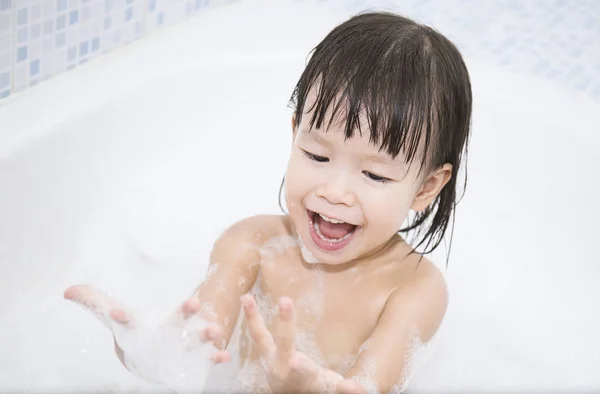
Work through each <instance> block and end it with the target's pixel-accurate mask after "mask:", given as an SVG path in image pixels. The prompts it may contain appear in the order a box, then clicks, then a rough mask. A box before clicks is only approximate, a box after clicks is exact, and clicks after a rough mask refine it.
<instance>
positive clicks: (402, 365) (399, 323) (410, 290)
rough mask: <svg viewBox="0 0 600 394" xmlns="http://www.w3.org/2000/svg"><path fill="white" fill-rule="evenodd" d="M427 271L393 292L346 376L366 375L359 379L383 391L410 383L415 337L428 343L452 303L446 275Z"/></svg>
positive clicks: (436, 271) (350, 377) (349, 377)
mask: <svg viewBox="0 0 600 394" xmlns="http://www.w3.org/2000/svg"><path fill="white" fill-rule="evenodd" d="M427 271H429V272H426V273H421V274H418V275H419V277H417V278H415V280H414V281H413V282H412V283H411V284H409V285H408V286H406V287H403V288H400V289H397V290H396V291H395V292H394V293H392V294H391V295H390V297H389V298H388V300H387V302H386V305H385V307H384V310H383V312H382V315H381V317H380V318H379V322H378V323H377V326H376V327H375V329H374V331H373V333H372V335H371V337H370V338H369V341H368V346H366V349H365V350H364V351H362V352H361V353H360V355H359V356H358V359H357V360H356V362H355V363H354V365H353V366H352V368H351V369H350V370H349V371H348V372H347V373H346V376H345V378H346V379H352V378H357V377H364V380H363V379H358V380H360V381H361V382H364V381H365V380H366V383H367V384H369V382H371V383H374V384H376V386H377V388H378V390H377V391H378V392H380V393H386V392H390V391H391V390H392V388H394V386H396V387H401V386H403V385H404V384H405V383H407V379H409V378H410V373H411V371H410V367H411V364H410V363H411V361H412V360H411V357H412V351H413V350H414V348H413V346H414V345H415V340H419V341H421V342H423V343H426V342H428V341H429V340H430V339H431V337H433V335H434V334H435V333H436V331H437V330H438V328H439V326H440V324H441V322H442V320H443V318H444V315H445V314H446V310H447V305H448V293H447V289H446V284H445V281H444V278H443V276H442V274H441V273H440V272H439V271H438V270H437V269H435V268H433V269H431V270H427ZM373 374H374V375H373ZM363 389H367V387H364V386H363Z"/></svg>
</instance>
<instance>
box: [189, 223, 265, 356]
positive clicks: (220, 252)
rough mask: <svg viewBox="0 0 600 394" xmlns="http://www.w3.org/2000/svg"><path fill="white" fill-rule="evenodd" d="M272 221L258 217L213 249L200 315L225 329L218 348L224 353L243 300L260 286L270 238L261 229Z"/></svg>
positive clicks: (233, 229) (235, 229)
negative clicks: (262, 259) (260, 271)
mask: <svg viewBox="0 0 600 394" xmlns="http://www.w3.org/2000/svg"><path fill="white" fill-rule="evenodd" d="M268 221H269V218H265V217H261V216H255V217H251V218H248V219H244V220H242V221H240V222H238V223H236V224H234V225H233V226H231V227H230V228H229V229H227V230H226V231H225V232H224V233H223V234H222V235H221V236H220V237H219V239H218V240H217V241H216V243H215V245H214V247H213V250H212V253H211V256H210V263H209V267H208V273H207V277H206V278H205V280H204V282H203V283H202V284H201V285H200V286H199V287H198V288H197V289H196V291H195V292H194V295H193V298H194V299H195V300H197V301H198V302H199V304H200V305H199V308H200V315H201V316H202V317H204V318H205V319H207V320H210V321H213V322H215V323H217V324H218V325H219V326H220V327H221V329H222V336H221V339H220V341H219V343H215V344H214V345H215V346H216V347H218V348H220V349H225V348H226V346H227V343H228V342H229V339H230V337H231V335H232V333H233V330H234V329H235V325H236V321H237V318H238V315H239V312H240V306H241V305H240V297H241V296H242V295H243V294H245V293H247V292H249V291H250V290H251V289H252V287H253V286H254V283H255V282H256V278H257V276H258V268H259V262H260V254H259V249H260V246H261V242H262V241H263V240H264V239H265V237H266V235H265V233H264V230H261V227H264V225H265V224H268V223H265V222H268ZM267 227H268V226H267ZM266 231H268V230H266Z"/></svg>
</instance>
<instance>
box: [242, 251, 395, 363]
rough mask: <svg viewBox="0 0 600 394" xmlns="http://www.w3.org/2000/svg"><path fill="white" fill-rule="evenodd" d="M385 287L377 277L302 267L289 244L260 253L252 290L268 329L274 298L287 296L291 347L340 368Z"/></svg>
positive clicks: (360, 341) (359, 342) (360, 340)
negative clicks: (293, 338)
mask: <svg viewBox="0 0 600 394" xmlns="http://www.w3.org/2000/svg"><path fill="white" fill-rule="evenodd" d="M387 287H388V286H387V285H386V284H385V283H382V282H381V281H378V280H377V278H365V277H364V276H361V275H352V272H349V273H339V272H338V273H331V272H325V271H324V270H322V269H319V267H318V266H308V265H306V264H305V263H303V262H302V261H301V260H300V259H299V254H298V251H297V250H294V249H293V248H290V249H289V250H286V251H279V252H278V253H276V254H272V255H263V258H262V261H261V266H260V271H259V277H258V280H257V282H256V285H255V287H254V294H255V296H256V299H257V302H258V305H259V308H260V310H261V315H262V316H263V319H264V320H265V323H266V325H267V327H268V328H269V330H270V331H271V332H273V333H274V332H275V328H276V325H277V315H278V312H277V303H278V300H279V298H280V297H284V296H285V297H289V298H291V299H292V300H293V302H294V310H295V319H296V346H297V349H298V350H300V351H302V352H304V353H306V354H307V355H308V356H310V357H311V358H313V359H314V360H315V361H317V362H319V363H320V364H322V365H325V366H327V367H329V368H331V369H333V370H336V371H338V372H340V373H343V372H344V371H345V369H347V368H349V367H350V366H351V364H352V362H353V361H354V359H355V358H356V356H357V355H358V353H359V351H360V349H361V347H362V346H364V345H365V341H366V340H367V339H368V338H369V336H370V334H371V332H372V331H373V329H374V327H375V325H376V323H377V320H378V319H379V316H380V314H381V311H382V310H383V306H384V305H385V301H386V299H387V295H388V294H389V291H390V290H389V289H388V288H387ZM242 329H244V324H243V325H242ZM250 353H252V352H250ZM248 355H250V354H248ZM250 358H254V357H252V356H251V357H250Z"/></svg>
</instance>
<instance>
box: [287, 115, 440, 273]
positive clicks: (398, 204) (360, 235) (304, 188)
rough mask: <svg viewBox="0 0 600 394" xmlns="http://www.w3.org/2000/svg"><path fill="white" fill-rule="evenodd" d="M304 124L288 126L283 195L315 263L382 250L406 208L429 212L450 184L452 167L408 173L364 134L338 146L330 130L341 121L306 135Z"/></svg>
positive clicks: (336, 130) (339, 130) (336, 131)
mask: <svg viewBox="0 0 600 394" xmlns="http://www.w3.org/2000/svg"><path fill="white" fill-rule="evenodd" d="M308 107H309V108H310V106H308ZM309 119H310V116H309V115H306V116H303V118H302V123H301V124H299V125H295V124H294V141H293V147H292V153H291V156H290V159H289V163H288V169H287V172H286V178H285V191H286V204H287V206H288V209H289V215H290V218H291V220H292V222H293V225H294V226H295V228H296V231H297V233H298V236H299V237H300V238H301V240H302V242H303V244H304V245H305V247H306V248H307V249H308V250H309V251H310V252H311V254H312V255H313V257H314V258H315V260H317V261H318V262H319V263H323V264H342V263H345V262H348V261H351V260H355V259H358V258H361V257H364V256H365V255H367V254H369V253H371V252H373V251H374V250H376V249H378V248H380V247H381V246H383V245H384V244H385V243H386V242H387V241H389V240H390V238H391V237H392V236H393V235H394V234H395V233H396V232H397V231H398V230H399V229H400V228H401V226H402V223H403V221H404V220H405V218H406V216H407V214H408V211H409V209H411V208H412V209H415V210H422V209H424V208H425V207H427V205H428V204H429V203H430V202H431V201H433V199H434V198H435V196H436V195H437V194H438V193H439V191H440V190H441V188H442V187H443V185H444V184H445V183H446V182H447V180H448V179H449V175H450V173H451V167H448V166H445V167H444V168H443V169H440V170H438V171H436V172H435V173H433V174H426V176H423V175H422V174H421V175H420V176H419V175H418V168H419V166H418V163H417V162H415V163H414V164H413V165H412V166H410V169H409V168H408V167H409V166H407V165H406V164H404V161H403V159H402V157H400V156H401V155H398V157H396V159H395V160H394V159H392V157H391V156H390V155H388V154H387V153H386V152H385V151H380V150H379V149H378V146H375V145H373V144H372V143H370V142H369V136H368V134H367V133H368V132H367V133H365V134H366V135H363V136H361V135H360V134H359V133H358V132H356V133H355V135H354V136H353V137H352V138H350V139H348V140H346V141H344V134H343V126H341V127H340V126H336V125H339V124H342V125H343V122H341V123H340V122H333V123H332V124H331V126H330V128H329V129H328V130H327V132H325V131H324V130H319V129H313V130H310V131H308V127H309V125H308V121H309ZM363 130H368V129H367V128H366V127H365V128H363ZM319 214H320V215H319ZM323 216H325V217H323ZM331 219H334V220H333V222H334V223H332V220H331ZM336 221H341V222H344V223H335V222H336Z"/></svg>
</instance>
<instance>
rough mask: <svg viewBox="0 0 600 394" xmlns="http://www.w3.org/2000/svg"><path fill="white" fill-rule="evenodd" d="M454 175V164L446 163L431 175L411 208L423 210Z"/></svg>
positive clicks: (418, 210)
mask: <svg viewBox="0 0 600 394" xmlns="http://www.w3.org/2000/svg"><path fill="white" fill-rule="evenodd" d="M451 176H452V164H448V163H446V164H444V165H443V166H442V167H440V168H438V169H437V170H436V171H435V172H434V173H433V174H431V175H429V177H428V178H427V179H425V181H424V182H423V184H422V185H421V189H420V190H419V192H418V193H417V195H416V196H415V199H414V201H413V203H412V205H411V209H413V210H414V211H417V212H421V211H422V210H424V209H425V208H427V206H428V205H429V204H431V203H432V202H433V200H435V198H436V197H437V196H438V194H440V192H441V191H442V189H443V188H444V186H446V184H447V183H448V181H449V180H450V177H451Z"/></svg>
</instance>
